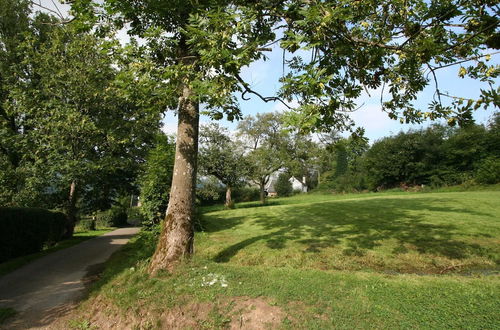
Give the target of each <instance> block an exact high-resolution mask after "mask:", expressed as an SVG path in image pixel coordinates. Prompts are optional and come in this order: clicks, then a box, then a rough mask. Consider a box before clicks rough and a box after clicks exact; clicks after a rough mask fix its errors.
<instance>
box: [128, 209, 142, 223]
mask: <svg viewBox="0 0 500 330" xmlns="http://www.w3.org/2000/svg"><path fill="white" fill-rule="evenodd" d="M145 221H146V217H144V215H143V214H142V213H141V210H140V208H139V207H131V208H129V209H128V211H127V223H129V224H131V225H133V226H140V225H141V224H142V223H143V222H145Z"/></svg>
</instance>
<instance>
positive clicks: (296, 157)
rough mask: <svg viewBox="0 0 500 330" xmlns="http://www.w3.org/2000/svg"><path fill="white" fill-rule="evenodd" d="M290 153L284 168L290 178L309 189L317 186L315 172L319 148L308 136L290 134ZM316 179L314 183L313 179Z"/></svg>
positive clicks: (316, 170) (318, 160)
mask: <svg viewBox="0 0 500 330" xmlns="http://www.w3.org/2000/svg"><path fill="white" fill-rule="evenodd" d="M290 143H291V145H290V147H289V148H288V149H289V151H290V153H289V155H288V157H287V158H286V163H285V165H284V167H285V168H286V170H287V172H288V173H289V174H290V176H293V177H295V178H296V179H297V180H299V181H301V182H302V183H303V184H304V185H307V187H308V188H309V189H312V188H314V187H315V186H316V185H317V178H316V177H315V176H317V172H318V167H319V163H320V156H319V155H320V150H319V146H318V145H317V144H316V143H315V142H314V141H312V138H311V135H310V134H304V133H299V132H292V133H290ZM314 178H316V181H313V179H314Z"/></svg>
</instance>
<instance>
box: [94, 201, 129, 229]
mask: <svg viewBox="0 0 500 330" xmlns="http://www.w3.org/2000/svg"><path fill="white" fill-rule="evenodd" d="M96 223H97V226H98V227H122V226H125V225H126V224H127V212H126V211H125V210H124V209H122V208H121V207H116V206H115V207H112V208H110V209H109V210H107V211H104V212H100V213H98V214H97V219H96Z"/></svg>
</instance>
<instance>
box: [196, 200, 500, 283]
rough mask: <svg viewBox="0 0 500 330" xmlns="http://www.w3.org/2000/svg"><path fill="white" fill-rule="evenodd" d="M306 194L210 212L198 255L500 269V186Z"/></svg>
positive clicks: (418, 269) (316, 265)
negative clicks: (279, 201) (455, 190)
mask: <svg viewBox="0 0 500 330" xmlns="http://www.w3.org/2000/svg"><path fill="white" fill-rule="evenodd" d="M301 197H302V198H301ZM301 197H293V198H290V199H288V200H287V201H286V202H285V203H283V204H281V205H271V206H267V207H255V208H240V209H236V210H230V211H216V212H209V213H206V214H205V215H204V216H203V224H204V230H205V232H201V233H199V234H198V235H197V243H198V253H199V255H200V256H201V257H203V258H206V259H209V260H214V261H216V262H223V263H226V262H227V263H233V264H239V265H266V266H275V267H285V266H290V267H293V268H312V269H322V270H364V271H381V272H402V273H444V272H454V271H461V272H463V271H471V270H481V271H491V270H498V269H499V268H498V262H499V260H500V244H499V243H500V240H499V237H500V221H499V219H500V203H498V201H499V200H500V192H464V193H439V194H408V193H406V194H403V195H381V196H379V195H373V196H372V195H365V197H364V198H362V197H359V195H358V196H356V198H352V199H349V198H341V199H339V197H338V196H321V198H318V199H313V198H311V196H301ZM343 197H345V196H343ZM294 201H297V203H294Z"/></svg>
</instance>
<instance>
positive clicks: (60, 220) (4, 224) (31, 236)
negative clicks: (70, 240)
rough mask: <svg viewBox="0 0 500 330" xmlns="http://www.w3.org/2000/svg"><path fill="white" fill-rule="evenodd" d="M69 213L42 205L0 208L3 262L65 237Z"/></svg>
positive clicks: (0, 260)
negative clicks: (55, 210)
mask: <svg viewBox="0 0 500 330" xmlns="http://www.w3.org/2000/svg"><path fill="white" fill-rule="evenodd" d="M66 223H67V219H66V215H64V214H63V213H60V212H51V211H48V210H44V209H38V208H17V207H1V208H0V228H1V231H0V262H3V261H5V260H8V259H11V258H15V257H20V256H23V255H27V254H30V253H35V252H39V251H41V250H42V249H43V247H44V246H50V245H52V244H54V243H55V242H57V241H59V240H61V238H62V237H63V235H64V232H65V230H66Z"/></svg>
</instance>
